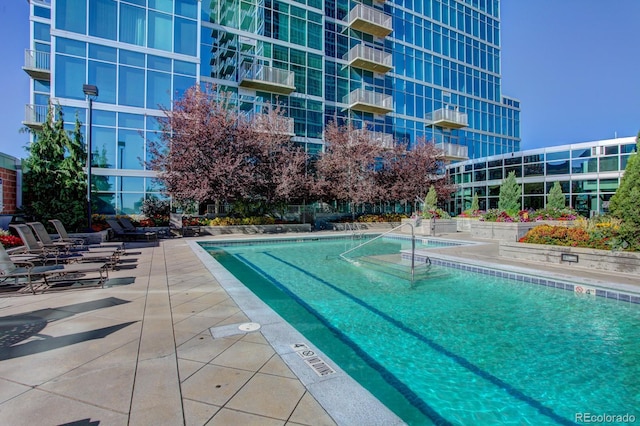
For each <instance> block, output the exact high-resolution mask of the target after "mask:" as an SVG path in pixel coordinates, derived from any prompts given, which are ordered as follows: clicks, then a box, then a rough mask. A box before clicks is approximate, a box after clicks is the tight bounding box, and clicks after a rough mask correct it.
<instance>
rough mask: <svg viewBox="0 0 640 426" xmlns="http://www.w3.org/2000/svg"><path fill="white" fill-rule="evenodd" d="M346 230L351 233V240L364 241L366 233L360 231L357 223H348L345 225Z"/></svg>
mask: <svg viewBox="0 0 640 426" xmlns="http://www.w3.org/2000/svg"><path fill="white" fill-rule="evenodd" d="M344 230H345V231H350V232H351V239H354V240H355V239H358V240H360V239H362V238H363V237H364V231H363V230H362V229H360V227H359V226H358V224H357V222H346V223H345V224H344Z"/></svg>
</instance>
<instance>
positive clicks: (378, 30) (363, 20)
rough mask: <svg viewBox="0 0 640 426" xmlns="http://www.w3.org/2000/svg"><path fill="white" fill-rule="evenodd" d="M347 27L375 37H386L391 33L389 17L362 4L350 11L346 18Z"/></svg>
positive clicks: (391, 27)
mask: <svg viewBox="0 0 640 426" xmlns="http://www.w3.org/2000/svg"><path fill="white" fill-rule="evenodd" d="M347 26H348V27H349V28H351V29H352V30H356V31H362V32H363V33H366V34H371V35H374V36H376V37H386V36H388V35H389V34H391V31H393V26H392V20H391V16H390V15H387V14H386V13H384V12H382V11H380V10H378V9H374V8H372V7H369V6H365V5H362V4H357V5H356V6H355V7H354V8H353V9H351V11H350V12H349V15H348V16H347Z"/></svg>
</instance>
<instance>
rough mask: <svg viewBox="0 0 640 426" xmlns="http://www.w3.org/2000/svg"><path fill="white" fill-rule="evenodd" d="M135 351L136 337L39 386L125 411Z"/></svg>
mask: <svg viewBox="0 0 640 426" xmlns="http://www.w3.org/2000/svg"><path fill="white" fill-rule="evenodd" d="M137 355H138V341H137V340H136V341H135V342H132V343H129V344H128V345H125V346H123V347H121V348H119V349H116V350H114V351H112V352H109V353H107V354H105V355H104V356H101V357H100V358H97V359H95V360H93V361H91V362H89V363H87V364H84V365H82V366H80V367H78V368H76V369H73V370H71V371H69V372H68V373H66V374H63V375H61V376H58V377H56V378H55V379H53V380H51V381H49V382H47V383H44V384H42V385H41V386H40V389H43V390H46V391H49V392H52V393H56V394H59V395H64V396H67V397H69V398H73V399H77V400H79V401H83V402H86V403H88V404H92V405H96V406H100V407H103V408H108V409H110V410H114V411H118V412H121V413H128V412H129V409H130V404H131V389H133V380H134V377H135V375H136V364H137ZM96 384H99V386H97V385H96Z"/></svg>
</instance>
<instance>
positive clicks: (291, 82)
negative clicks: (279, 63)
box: [239, 63, 296, 95]
mask: <svg viewBox="0 0 640 426" xmlns="http://www.w3.org/2000/svg"><path fill="white" fill-rule="evenodd" d="M239 72H240V75H239V82H240V83H239V84H240V86H241V87H247V88H250V89H256V90H262V91H265V92H271V93H280V94H285V95H288V94H289V93H291V92H293V91H294V90H296V86H295V75H294V73H293V71H288V70H282V69H279V68H273V67H268V66H266V65H261V64H250V63H244V64H242V66H241V67H240V70H239Z"/></svg>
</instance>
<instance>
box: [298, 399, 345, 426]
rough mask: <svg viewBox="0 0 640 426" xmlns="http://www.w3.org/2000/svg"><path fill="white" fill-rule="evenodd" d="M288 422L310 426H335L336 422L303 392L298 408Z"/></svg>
mask: <svg viewBox="0 0 640 426" xmlns="http://www.w3.org/2000/svg"><path fill="white" fill-rule="evenodd" d="M289 421H290V422H294V423H296V424H301V425H310V426H335V425H336V422H334V421H333V419H332V418H331V417H330V416H329V415H328V414H327V412H326V411H325V410H324V408H322V406H321V405H320V404H319V403H318V401H316V399H315V398H314V397H313V396H312V395H311V394H310V393H309V392H305V394H304V396H303V397H302V399H301V400H300V403H299V404H298V406H297V407H296V408H295V410H293V414H292V415H291V417H290V418H289Z"/></svg>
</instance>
